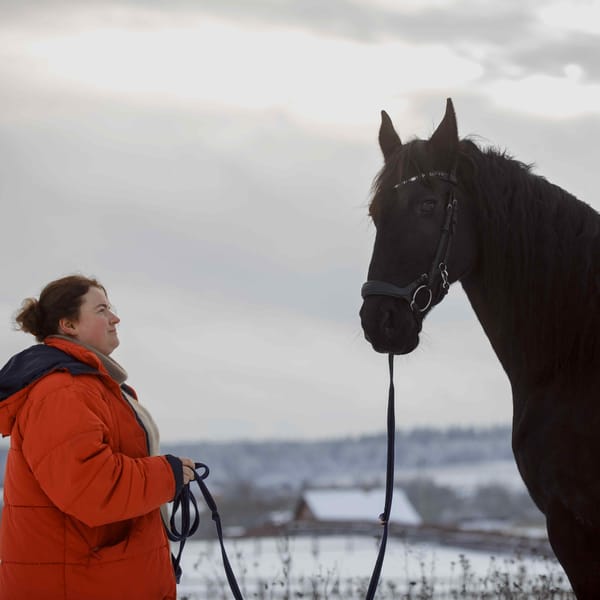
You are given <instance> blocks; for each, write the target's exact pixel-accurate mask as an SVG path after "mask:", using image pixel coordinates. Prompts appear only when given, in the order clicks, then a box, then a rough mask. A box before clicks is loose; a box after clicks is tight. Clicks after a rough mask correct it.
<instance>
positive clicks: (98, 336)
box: [61, 287, 121, 356]
mask: <svg viewBox="0 0 600 600" xmlns="http://www.w3.org/2000/svg"><path fill="white" fill-rule="evenodd" d="M120 320H121V319H119V317H117V315H115V314H114V313H113V312H112V311H111V308H110V304H109V302H108V298H107V297H106V294H105V292H104V290H101V289H100V288H96V287H91V288H90V289H89V290H88V291H87V293H86V294H85V295H84V296H83V298H82V303H81V307H80V308H79V318H78V319H77V320H76V321H70V320H67V319H63V320H61V330H62V331H61V333H65V334H66V335H69V336H71V337H73V338H75V339H76V340H78V341H80V342H83V343H84V344H87V345H88V346H92V348H95V349H96V350H98V351H99V352H101V353H102V354H106V355H107V356H108V355H109V354H110V353H111V352H112V351H113V350H114V349H115V348H116V347H117V346H118V345H119V338H118V336H117V323H119V322H120ZM63 321H65V323H64V324H63Z"/></svg>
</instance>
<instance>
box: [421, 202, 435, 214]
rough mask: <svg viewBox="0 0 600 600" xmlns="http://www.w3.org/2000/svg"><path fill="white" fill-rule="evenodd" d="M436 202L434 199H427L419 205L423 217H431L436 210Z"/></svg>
mask: <svg viewBox="0 0 600 600" xmlns="http://www.w3.org/2000/svg"><path fill="white" fill-rule="evenodd" d="M435 205H436V201H435V199H434V198H425V200H423V201H422V202H421V203H420V204H419V212H420V213H421V214H422V215H430V214H431V213H432V212H433V211H434V210H435Z"/></svg>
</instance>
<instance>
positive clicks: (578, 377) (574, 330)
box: [462, 197, 600, 389]
mask: <svg viewBox="0 0 600 600" xmlns="http://www.w3.org/2000/svg"><path fill="white" fill-rule="evenodd" d="M519 200H521V199H519ZM522 200H523V201H524V202H526V201H527V200H528V199H527V198H526V197H524V198H523V199H522ZM568 201H569V202H570V203H571V204H570V206H568V207H567V206H566V205H565V207H562V206H557V207H556V209H555V210H556V217H555V221H553V222H551V223H550V225H549V224H547V223H546V224H545V225H544V231H543V232H542V231H540V232H538V233H537V234H536V233H535V231H532V230H535V227H536V226H537V223H533V222H531V223H529V224H528V225H527V232H528V234H529V235H530V236H531V235H532V236H533V238H534V239H535V240H536V246H535V247H533V251H531V252H530V253H529V254H528V255H526V259H525V260H523V259H521V258H520V256H519V255H518V254H516V256H517V258H515V257H514V256H513V257H512V258H510V257H509V256H508V255H506V260H507V261H512V262H509V263H506V262H504V264H503V265H502V268H503V269H504V270H505V271H507V272H509V273H514V272H518V273H520V283H519V285H515V284H514V282H511V283H507V284H506V285H503V286H500V285H498V286H495V287H494V288H493V289H490V279H489V273H490V269H488V277H487V278H486V277H484V276H483V274H482V273H483V271H484V270H485V268H486V265H483V266H481V272H480V273H478V274H471V275H469V276H467V277H466V278H465V279H463V280H462V285H463V288H464V290H465V292H466V294H467V296H468V298H469V301H470V303H471V306H472V307H473V310H474V311H475V314H476V315H477V318H478V319H479V321H480V323H481V325H482V327H483V329H484V331H485V333H486V335H487V337H488V339H489V340H490V343H491V345H492V347H493V349H494V351H495V353H496V355H497V356H498V359H499V360H500V362H501V364H502V366H503V368H504V370H505V371H506V373H507V375H508V376H509V378H510V380H511V383H512V385H513V389H514V388H515V386H517V387H519V388H528V387H530V386H531V385H532V384H533V385H538V384H539V382H541V381H548V380H549V379H557V378H560V377H563V378H564V380H566V378H572V380H573V381H576V382H578V385H579V384H583V383H584V382H585V381H588V382H589V378H590V377H592V378H597V377H598V374H597V372H598V362H599V361H600V342H599V339H600V311H598V308H597V307H598V306H599V305H600V285H599V284H600V215H598V214H597V213H595V212H594V211H593V210H591V209H590V208H589V207H587V206H584V205H583V204H582V203H579V204H575V205H574V204H573V202H575V203H577V202H578V201H576V200H575V199H574V198H571V199H569V200H568ZM567 208H568V210H569V211H570V215H571V217H572V216H573V214H576V215H577V217H576V218H571V225H570V227H571V229H570V231H569V233H568V237H566V236H567V232H566V231H565V229H566V226H565V227H563V228H561V227H560V226H558V225H557V223H559V222H561V214H562V213H561V211H562V210H565V211H566V210H567ZM574 211H579V212H576V213H574ZM565 216H566V212H565ZM566 220H567V219H566V218H565V219H562V222H565V223H566ZM574 223H575V225H574ZM548 231H550V233H548ZM513 232H514V230H513ZM574 232H575V233H574ZM552 235H554V236H555V237H554V238H552V237H551V236H552ZM512 239H513V242H512V243H515V244H518V238H514V237H513V238H512ZM515 239H516V240H517V241H515ZM502 247H503V248H506V242H503V245H502ZM538 248H540V249H542V250H540V251H538ZM508 254H509V255H511V254H512V253H510V252H509V253H508ZM496 256H499V255H498V254H496ZM500 256H502V255H500ZM502 260H503V261H504V258H503V259H502ZM584 265H587V266H584ZM496 266H498V264H497V263H496ZM492 271H493V269H492ZM505 309H506V311H507V314H509V315H512V317H511V318H510V319H508V320H506V319H504V316H505V315H501V314H500V313H504V311H505Z"/></svg>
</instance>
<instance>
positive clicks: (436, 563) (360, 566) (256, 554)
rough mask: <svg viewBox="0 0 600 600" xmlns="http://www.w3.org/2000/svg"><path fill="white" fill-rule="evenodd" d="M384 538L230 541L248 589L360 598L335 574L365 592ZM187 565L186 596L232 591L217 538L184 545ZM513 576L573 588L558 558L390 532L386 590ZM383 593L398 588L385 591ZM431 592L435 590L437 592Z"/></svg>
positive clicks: (248, 592) (488, 582)
mask: <svg viewBox="0 0 600 600" xmlns="http://www.w3.org/2000/svg"><path fill="white" fill-rule="evenodd" d="M378 543H379V541H378V540H376V539H373V538H368V537H321V538H310V537H297V538H288V539H275V538H258V539H247V540H229V541H228V542H227V543H226V546H227V552H228V554H229V558H230V560H231V563H232V566H233V568H234V571H235V573H236V575H237V578H238V581H239V582H240V586H241V587H242V590H243V592H244V595H245V597H249V598H280V597H285V593H284V591H285V590H286V589H288V588H289V589H291V590H292V596H293V594H294V590H296V595H297V596H299V595H300V593H299V592H298V590H299V589H300V588H301V587H302V590H304V591H305V592H307V591H310V589H312V591H313V594H314V591H315V589H317V588H320V589H321V592H320V594H321V595H318V596H314V595H313V596H310V597H319V598H327V597H331V598H337V597H346V598H350V597H356V598H359V597H361V596H360V595H356V596H354V595H353V596H350V593H349V592H347V593H343V592H342V591H340V593H339V596H338V595H336V594H335V588H336V582H337V586H338V589H341V588H345V589H347V590H349V589H350V588H351V587H352V590H353V593H355V592H356V593H358V594H360V592H361V589H362V588H364V585H365V582H366V581H368V578H369V577H370V574H371V571H372V569H373V565H374V563H375V559H376V555H377V550H378ZM183 570H184V576H183V579H182V583H181V585H180V588H179V589H180V597H181V598H190V599H194V600H197V599H198V600H199V599H200V598H209V597H210V598H221V597H223V598H229V597H231V596H230V595H229V592H228V591H227V590H226V589H225V587H226V586H225V584H224V583H223V579H224V576H223V567H222V563H221V555H220V549H219V546H218V544H217V543H216V542H212V541H210V542H190V543H189V544H188V546H186V548H185V553H184V560H183ZM509 579H510V581H518V582H520V584H521V585H522V583H523V582H525V581H528V582H533V584H534V585H536V583H539V584H540V585H541V584H542V583H543V582H546V583H547V582H548V581H551V582H555V583H556V587H557V588H558V589H569V588H568V586H567V585H566V583H564V574H563V571H562V569H561V568H560V565H558V564H557V563H556V562H555V561H553V560H552V561H551V560H543V559H536V558H532V557H524V558H521V557H515V556H503V555H498V556H495V557H490V555H489V554H485V553H480V552H472V551H464V550H461V549H459V548H448V547H439V546H433V545H420V544H410V545H407V544H406V543H404V542H402V541H401V540H397V539H390V540H389V541H388V547H387V553H386V558H385V562H384V566H383V571H382V584H381V588H380V591H382V590H386V589H387V590H391V589H392V588H393V589H395V590H408V589H409V588H410V587H411V582H413V583H412V587H413V589H414V590H416V589H417V587H418V586H419V585H423V584H421V583H419V582H422V581H424V580H427V581H428V582H429V585H430V586H433V587H434V588H435V590H436V591H439V592H440V594H441V595H440V596H439V597H440V598H442V597H447V596H445V594H448V593H450V591H451V590H457V591H460V589H461V586H463V585H464V584H466V583H469V582H470V585H471V586H472V587H476V586H478V588H481V589H483V587H482V586H493V585H498V584H499V582H500V581H508V580H509ZM494 581H495V582H496V583H495V584H494ZM561 581H563V583H562V584H561ZM511 585H512V584H511ZM486 589H487V588H486ZM490 589H491V588H490ZM217 590H220V592H218V591H217ZM261 590H262V592H261ZM269 590H270V591H269ZM327 590H329V592H328V591H327ZM219 593H220V594H222V595H218V594H219ZM261 593H262V595H261ZM380 596H381V594H380ZM378 597H379V596H378ZM381 597H390V598H391V597H395V596H394V595H390V596H385V594H384V595H383V596H381ZM397 597H401V596H397ZM430 597H436V598H437V597H438V595H435V596H430ZM448 597H449V596H448Z"/></svg>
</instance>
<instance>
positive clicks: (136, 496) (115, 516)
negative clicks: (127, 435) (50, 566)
mask: <svg viewBox="0 0 600 600" xmlns="http://www.w3.org/2000/svg"><path fill="white" fill-rule="evenodd" d="M28 409H29V410H28V415H27V418H26V420H25V421H24V423H23V430H22V434H23V454H24V458H25V460H26V461H27V463H28V464H29V466H30V468H31V470H32V471H33V474H34V476H35V478H36V479H37V481H38V483H39V485H40V487H41V488H42V490H43V491H44V493H45V494H46V495H47V496H48V497H49V498H50V500H51V501H52V502H53V503H54V504H55V505H56V506H57V507H58V508H59V509H60V510H62V511H63V512H65V513H67V514H69V515H72V516H73V517H75V518H77V519H79V520H80V521H82V522H84V523H85V524H86V525H88V526H90V527H94V526H99V525H104V524H107V523H112V522H116V521H121V520H124V519H130V518H133V517H137V516H140V515H143V514H146V513H148V512H150V511H152V510H153V509H156V508H158V507H159V506H160V505H161V504H163V503H165V502H168V501H170V500H172V498H173V496H174V493H175V487H176V481H175V477H174V471H173V468H172V467H171V465H170V464H169V460H168V459H167V457H165V456H152V457H143V458H131V457H130V456H126V455H124V454H122V453H119V452H115V451H113V449H112V448H111V445H110V439H111V432H110V428H109V424H110V423H111V415H110V412H109V408H108V406H107V404H106V402H105V401H104V400H103V398H102V396H101V393H100V391H99V390H95V389H94V388H93V387H90V386H86V385H84V384H83V383H81V382H80V381H78V380H77V378H74V379H72V382H71V383H70V385H68V386H65V387H63V388H61V389H60V390H58V391H54V392H51V393H48V394H45V395H40V396H39V397H38V396H35V395H33V394H32V397H30V399H29V407H28Z"/></svg>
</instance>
